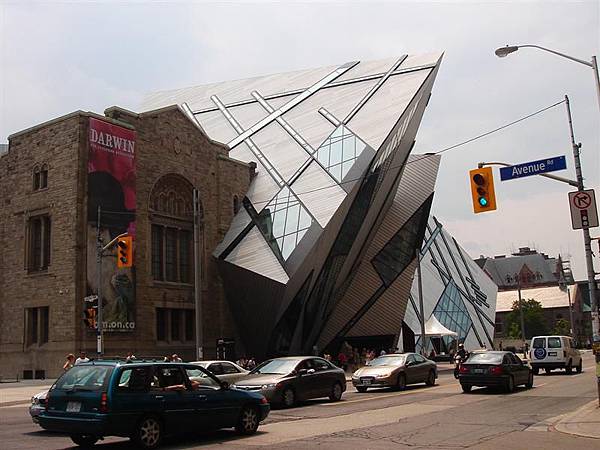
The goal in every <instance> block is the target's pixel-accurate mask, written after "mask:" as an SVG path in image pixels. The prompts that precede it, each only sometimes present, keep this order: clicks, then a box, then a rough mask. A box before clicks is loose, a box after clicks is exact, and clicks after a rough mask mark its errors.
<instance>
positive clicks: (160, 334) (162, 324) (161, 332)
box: [156, 308, 167, 341]
mask: <svg viewBox="0 0 600 450" xmlns="http://www.w3.org/2000/svg"><path fill="white" fill-rule="evenodd" d="M156 340H158V341H166V340H167V310H166V308H156Z"/></svg>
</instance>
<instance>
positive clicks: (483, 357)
mask: <svg viewBox="0 0 600 450" xmlns="http://www.w3.org/2000/svg"><path fill="white" fill-rule="evenodd" d="M503 357H504V354H503V353H492V352H486V353H474V354H472V355H471V356H470V357H469V359H468V361H467V362H468V363H473V364H500V363H501V362H502V359H503Z"/></svg>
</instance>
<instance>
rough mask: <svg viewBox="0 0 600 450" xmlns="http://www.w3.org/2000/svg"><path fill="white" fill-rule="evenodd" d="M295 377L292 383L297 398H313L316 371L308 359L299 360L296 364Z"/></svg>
mask: <svg viewBox="0 0 600 450" xmlns="http://www.w3.org/2000/svg"><path fill="white" fill-rule="evenodd" d="M296 374H297V375H296V377H295V378H294V379H293V380H292V385H293V386H294V389H295V391H296V395H297V396H298V398H299V399H309V398H315V395H318V393H315V390H316V386H315V383H316V381H315V379H316V376H315V375H316V372H315V369H314V367H313V364H312V361H311V360H310V359H305V360H303V361H301V362H300V363H299V364H298V365H297V366H296Z"/></svg>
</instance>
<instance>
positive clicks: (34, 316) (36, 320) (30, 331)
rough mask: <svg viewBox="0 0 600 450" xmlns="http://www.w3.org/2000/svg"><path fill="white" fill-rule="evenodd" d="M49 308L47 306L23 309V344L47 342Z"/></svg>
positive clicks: (30, 344)
mask: <svg viewBox="0 0 600 450" xmlns="http://www.w3.org/2000/svg"><path fill="white" fill-rule="evenodd" d="M49 320H50V310H49V307H48V306H41V307H37V308H26V309H25V345H26V346H27V347H29V346H32V345H43V344H45V343H46V342H48V329H49Z"/></svg>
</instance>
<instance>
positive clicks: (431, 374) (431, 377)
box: [425, 370, 435, 386]
mask: <svg viewBox="0 0 600 450" xmlns="http://www.w3.org/2000/svg"><path fill="white" fill-rule="evenodd" d="M425 384H426V385H427V386H433V385H434V384H435V372H434V371H433V370H430V371H429V376H428V377H427V380H426V381H425Z"/></svg>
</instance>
